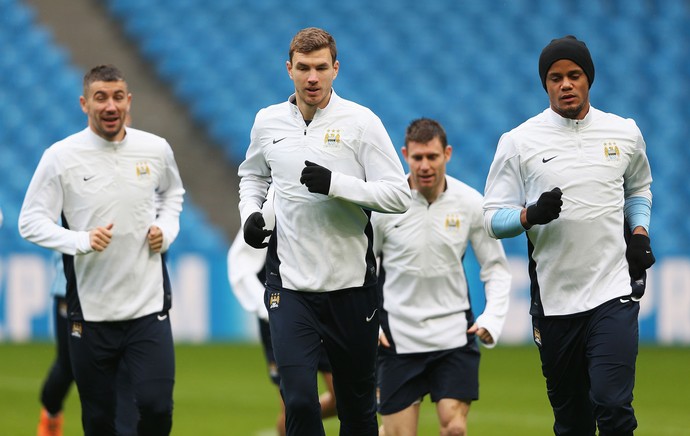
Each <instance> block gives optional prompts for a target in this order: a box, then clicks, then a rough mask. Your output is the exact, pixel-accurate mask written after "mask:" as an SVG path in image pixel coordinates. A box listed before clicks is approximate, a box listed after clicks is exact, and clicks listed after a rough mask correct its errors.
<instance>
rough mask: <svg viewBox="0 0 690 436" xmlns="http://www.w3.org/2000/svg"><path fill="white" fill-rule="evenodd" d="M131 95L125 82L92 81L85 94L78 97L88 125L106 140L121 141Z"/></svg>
mask: <svg viewBox="0 0 690 436" xmlns="http://www.w3.org/2000/svg"><path fill="white" fill-rule="evenodd" d="M131 101H132V95H131V94H130V93H129V92H127V83H125V82H124V81H122V80H120V81H117V82H102V81H96V82H93V83H92V84H91V85H90V86H89V88H88V92H87V95H83V96H81V97H80V99H79V102H80V103H81V110H82V111H84V113H85V114H86V115H87V117H88V119H89V127H90V128H91V130H93V131H94V133H96V134H97V135H98V136H100V137H101V138H103V139H106V140H108V141H121V140H122V139H123V138H124V136H125V123H126V120H127V114H128V113H129V107H130V103H131Z"/></svg>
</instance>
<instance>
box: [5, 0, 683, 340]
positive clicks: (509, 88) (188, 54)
mask: <svg viewBox="0 0 690 436" xmlns="http://www.w3.org/2000/svg"><path fill="white" fill-rule="evenodd" d="M308 26H318V27H323V28H325V29H327V30H328V31H330V32H331V33H332V34H333V35H334V36H335V38H336V40H337V43H338V49H339V60H340V62H341V70H340V74H339V76H338V78H337V80H336V81H335V84H334V86H335V88H336V90H337V91H338V93H339V94H340V95H342V96H343V97H345V98H348V99H351V100H354V101H357V102H359V103H361V104H363V105H365V106H368V107H370V108H371V109H372V110H374V112H376V113H377V114H378V115H379V116H380V117H381V119H382V120H383V122H384V124H385V125H386V127H387V128H388V131H389V133H390V135H391V137H392V139H393V142H394V143H395V145H396V147H397V148H399V147H400V146H401V145H402V143H403V137H404V129H405V127H406V125H407V124H408V123H409V121H410V120H412V119H413V118H417V117H420V116H426V117H432V118H436V119H438V120H439V121H440V122H441V123H442V124H443V125H444V126H445V127H446V129H447V131H448V137H449V141H450V143H451V144H452V145H453V146H454V149H455V153H454V155H453V160H452V162H451V163H450V167H449V173H450V174H451V175H453V176H456V177H458V178H460V179H462V180H464V181H466V182H467V183H468V184H470V185H471V186H473V187H474V188H476V189H478V190H479V191H483V187H484V180H485V177H486V174H487V172H488V169H489V165H490V162H491V159H492V157H493V154H494V150H495V147H496V143H497V141H498V139H499V137H500V135H501V133H503V132H504V131H507V130H509V129H511V128H513V127H515V126H517V125H518V124H519V123H521V122H522V121H524V120H525V119H527V118H529V117H531V116H532V115H534V114H536V113H538V112H540V111H541V110H543V109H544V108H545V107H546V106H547V105H548V98H547V95H546V93H545V92H544V90H543V88H542V87H541V84H540V82H539V77H538V74H537V59H538V56H539V53H540V51H541V48H542V47H543V46H544V45H545V44H547V43H548V42H549V41H550V40H551V39H552V38H555V37H560V36H563V35H566V34H574V35H576V36H577V37H578V38H580V39H583V40H584V41H585V42H586V43H587V45H588V46H589V48H590V51H591V53H592V56H593V59H594V64H595V67H596V80H595V82H594V86H593V87H592V90H591V99H592V104H593V105H594V106H595V107H597V108H599V109H602V110H605V111H609V112H614V113H617V114H619V115H622V116H624V117H630V118H634V119H635V120H636V121H637V123H638V125H639V126H640V128H641V130H642V132H643V134H644V136H645V139H646V141H647V145H648V149H647V150H648V155H649V158H650V162H651V165H652V171H653V176H654V183H653V185H652V190H653V193H654V206H653V216H652V231H651V233H652V235H653V237H652V243H653V247H654V250H655V254H656V257H657V264H656V265H655V266H654V267H653V268H652V269H651V270H650V277H649V279H650V281H649V287H648V293H647V295H646V296H645V298H644V300H643V305H642V311H641V315H640V327H641V337H642V340H643V341H646V342H650V343H659V344H677V345H690V250H688V247H690V220H688V219H687V215H684V214H686V213H687V211H688V207H689V206H690V187H689V186H690V185H688V183H687V182H686V180H687V179H684V178H683V177H684V176H683V174H684V173H685V172H687V171H688V170H689V169H690V167H689V165H688V164H689V163H690V147H688V146H687V138H688V137H689V134H690V128H689V123H688V121H689V120H690V104H688V101H689V100H690V86H689V85H688V78H689V77H690V2H689V1H687V0H656V1H654V0H597V1H592V2H580V1H576V0H559V1H553V0H551V1H548V0H544V1H538V0H504V1H481V0H476V1H475V0H467V1H459V0H431V1H425V2H420V1H417V0H378V1H369V0H347V1H338V2H335V1H333V2H330V1H324V0H301V1H294V2H288V1H284V0H233V1H230V0H227V1H225V0H196V1H191V0H148V1H141V0H69V1H54V0H0V208H1V209H2V211H3V213H4V217H5V222H4V226H3V227H2V228H0V341H9V342H16V341H28V340H36V339H38V340H41V339H49V338H50V337H51V335H52V333H51V327H50V326H51V321H50V315H49V314H50V311H51V310H50V309H51V307H52V306H51V305H52V300H51V299H50V297H49V295H48V292H47V289H48V287H49V284H50V281H51V280H52V275H53V274H54V272H53V271H52V269H51V263H50V255H49V253H47V252H46V250H43V249H40V248H38V247H35V246H33V245H31V244H29V243H27V242H25V241H23V240H22V239H21V237H20V236H19V235H18V232H17V226H16V222H17V217H18V214H19V209H20V207H21V203H22V201H23V197H24V193H25V190H26V187H27V186H28V183H29V180H30V178H31V175H32V173H33V171H34V169H35V167H36V164H37V163H38V160H39V159H40V156H41V154H42V152H43V150H44V149H45V148H46V147H48V146H49V145H50V144H52V143H53V142H55V141H57V140H59V139H61V138H63V137H64V136H67V135H69V134H71V133H73V132H75V131H78V130H81V129H82V128H84V126H85V123H86V117H85V116H84V114H83V113H82V112H81V110H80V108H79V104H78V98H79V95H80V94H81V78H82V75H83V73H84V72H85V71H86V69H88V68H90V67H91V66H93V65H96V64H99V63H114V64H116V65H118V66H119V67H120V68H121V69H122V70H123V71H124V72H125V74H126V75H127V76H128V82H129V85H130V90H131V91H132V93H133V110H132V115H133V120H134V125H135V126H136V127H139V128H142V129H144V130H149V131H152V132H154V133H157V134H159V135H161V136H164V137H166V138H167V139H168V140H169V142H170V143H171V145H172V147H173V149H174V150H175V153H176V157H177V161H178V164H179V166H180V171H181V173H182V178H183V181H184V182H185V185H186V188H187V191H188V193H187V195H186V203H185V210H184V212H183V214H182V218H181V224H182V229H181V232H180V236H179V238H178V240H177V241H176V243H175V244H174V246H173V248H172V250H171V252H170V264H171V265H170V266H171V273H172V277H173V281H174V288H175V296H174V313H173V316H172V317H171V318H172V319H173V323H174V328H175V334H176V338H177V340H178V341H189V342H209V341H244V340H250V339H252V338H253V337H254V335H255V332H254V323H253V322H251V319H248V317H247V315H246V314H244V313H243V311H242V310H241V308H240V307H239V305H238V303H237V302H236V301H235V299H234V297H233V296H232V294H231V291H230V289H229V285H228V283H227V267H226V260H225V259H226V253H227V249H228V247H229V244H230V243H231V241H232V239H233V238H234V237H235V234H236V232H237V229H238V228H239V214H238V212H237V188H238V186H237V183H238V181H237V176H236V172H237V166H238V165H239V163H240V162H241V160H242V159H243V157H244V152H245V149H246V146H247V144H248V138H249V130H250V128H251V125H252V122H253V117H254V115H255V113H256V111H257V110H258V109H260V108H262V107H264V106H267V105H269V104H273V103H277V102H280V101H283V100H284V99H286V98H287V97H288V95H290V93H291V92H292V91H293V89H292V82H291V81H290V80H289V79H288V77H287V74H286V72H285V60H286V59H287V48H288V44H289V41H290V39H291V38H292V36H293V35H294V33H295V32H296V31H297V30H299V29H301V28H303V27H308ZM525 245H526V244H525V239H524V237H520V238H515V239H513V240H508V241H505V247H506V251H507V252H508V254H509V256H510V259H511V264H512V265H513V266H514V269H513V272H514V286H513V294H512V301H511V311H510V315H509V319H508V322H507V325H506V330H505V333H504V338H505V339H504V340H505V341H506V342H507V343H527V342H529V340H530V327H529V318H528V316H527V307H528V298H529V296H528V288H527V283H528V277H527V276H526V271H527V268H526V257H525ZM593 255H595V254H594V253H593ZM466 267H467V268H468V269H470V270H472V271H476V268H477V267H476V263H475V262H474V261H473V259H472V257H471V256H469V257H468V259H467V262H466ZM470 275H472V276H476V274H472V273H470ZM471 288H472V295H473V299H474V302H475V304H476V308H477V310H478V311H480V310H481V307H482V305H483V299H482V295H481V293H482V287H481V283H480V282H478V281H477V279H476V278H473V281H472V282H471Z"/></svg>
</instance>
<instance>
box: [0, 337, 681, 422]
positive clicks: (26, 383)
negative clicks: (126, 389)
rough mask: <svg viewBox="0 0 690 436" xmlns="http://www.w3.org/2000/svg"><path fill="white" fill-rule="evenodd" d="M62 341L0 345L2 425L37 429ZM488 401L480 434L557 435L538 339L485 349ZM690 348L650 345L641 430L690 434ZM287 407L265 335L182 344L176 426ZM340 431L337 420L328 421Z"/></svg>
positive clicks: (483, 384) (640, 397)
mask: <svg viewBox="0 0 690 436" xmlns="http://www.w3.org/2000/svg"><path fill="white" fill-rule="evenodd" d="M53 353H54V348H53V345H52V344H49V343H29V344H7V343H5V344H0V434H2V435H9V436H33V435H35V434H36V423H37V419H38V413H39V407H40V406H39V402H38V396H39V389H40V385H41V382H42V380H43V377H44V376H45V374H46V372H47V370H48V366H49V364H50V363H51V362H52V359H53ZM480 397H481V398H480V400H479V401H477V402H475V403H474V404H473V405H472V408H471V410H470V415H469V432H470V434H473V435H479V436H492V435H501V436H503V435H507V434H510V435H513V436H520V435H549V434H553V433H552V431H551V425H552V415H551V409H550V407H549V404H548V401H547V399H546V389H545V385H544V380H543V378H542V376H541V372H540V364H539V357H538V354H537V350H536V349H535V348H534V347H533V346H525V347H508V346H503V347H502V346H499V347H497V348H495V349H492V350H487V349H483V350H482V363H481V367H480ZM689 404H690V348H665V347H653V346H642V347H641V348H640V355H639V357H638V364H637V382H636V388H635V401H634V403H633V405H634V406H635V409H636V411H637V417H638V421H639V428H638V430H637V431H636V433H635V434H636V435H638V436H644V435H648V436H652V435H653V436H664V435H689V434H690V413H689V412H688V405H689ZM277 407H278V400H277V392H276V390H275V388H274V387H273V385H271V384H270V382H269V380H268V378H267V376H266V369H265V365H264V361H263V355H262V353H261V350H260V348H259V346H258V345H256V344H207V345H178V346H177V381H176V385H175V413H174V418H173V421H174V422H173V432H172V434H173V435H178V436H187V435H189V436H201V435H203V436H232V435H237V436H267V435H272V434H275V433H274V432H273V431H272V429H273V425H274V421H275V416H276V410H277ZM65 408H66V410H65V436H76V435H80V434H81V425H80V408H79V401H78V397H77V391H76V389H74V388H73V390H72V391H71V393H70V395H69V398H68V401H67V403H66V407H65ZM325 427H326V434H327V435H329V436H331V435H337V434H338V425H337V419H335V418H331V419H329V420H327V421H326V422H325ZM437 434H438V427H437V423H436V414H435V408H434V407H433V405H432V404H431V403H430V402H429V401H428V400H426V401H424V402H423V403H422V414H421V417H420V431H419V435H420V436H426V435H437Z"/></svg>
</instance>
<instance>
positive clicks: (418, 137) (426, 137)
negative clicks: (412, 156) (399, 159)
mask: <svg viewBox="0 0 690 436" xmlns="http://www.w3.org/2000/svg"><path fill="white" fill-rule="evenodd" d="M436 137H438V139H439V140H440V141H441V145H443V148H446V147H447V146H448V138H447V137H446V131H445V130H444V129H443V126H441V123H439V122H438V121H436V120H432V119H430V118H418V119H416V120H414V121H412V122H411V123H410V125H409V126H407V129H406V130H405V146H407V144H409V143H410V142H419V143H427V142H429V141H431V140H432V139H434V138H436Z"/></svg>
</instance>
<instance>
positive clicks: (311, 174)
mask: <svg viewBox="0 0 690 436" xmlns="http://www.w3.org/2000/svg"><path fill="white" fill-rule="evenodd" d="M304 165H306V166H305V167H304V169H303V170H302V177H300V178H299V182H300V183H301V184H303V185H306V186H307V189H308V190H309V192H316V193H318V194H323V195H328V191H329V190H330V189H331V170H329V169H328V168H325V167H322V166H321V165H319V164H315V163H314V162H309V161H308V160H305V161H304Z"/></svg>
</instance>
